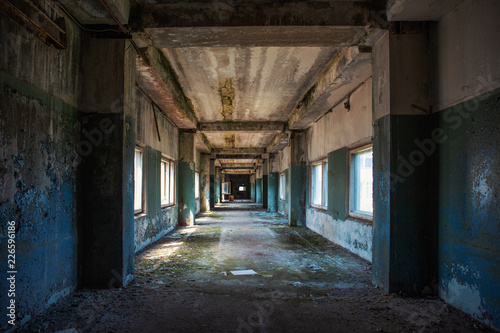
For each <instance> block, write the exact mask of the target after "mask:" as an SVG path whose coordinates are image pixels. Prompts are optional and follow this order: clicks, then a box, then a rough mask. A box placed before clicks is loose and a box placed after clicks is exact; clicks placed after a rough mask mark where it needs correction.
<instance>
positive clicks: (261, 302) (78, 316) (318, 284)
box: [21, 204, 489, 333]
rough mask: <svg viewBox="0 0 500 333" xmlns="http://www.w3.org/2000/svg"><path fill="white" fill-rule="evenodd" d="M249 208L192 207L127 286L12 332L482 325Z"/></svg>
mask: <svg viewBox="0 0 500 333" xmlns="http://www.w3.org/2000/svg"><path fill="white" fill-rule="evenodd" d="M224 208H233V209H230V210H224ZM234 208H243V209H246V210H235V209H234ZM251 208H255V206H254V205H250V204H224V205H223V206H222V207H219V209H218V210H216V211H214V212H212V213H208V214H203V215H201V216H200V217H199V218H197V225H196V226H194V227H186V228H179V229H177V230H175V231H174V232H172V233H170V234H168V235H167V236H166V237H163V238H162V239H160V240H159V241H158V242H156V243H155V244H152V245H151V246H149V247H148V248H146V249H145V250H144V251H142V252H140V253H138V254H137V255H136V277H135V280H134V281H133V282H132V283H131V284H130V285H129V286H127V287H126V288H119V289H109V290H83V291H77V292H76V293H74V295H72V296H70V297H69V298H67V299H66V300H64V301H62V302H60V303H59V304H58V305H56V306H53V307H52V308H50V309H49V311H47V312H46V313H45V314H43V315H42V316H39V317H37V318H35V319H34V320H33V321H32V322H31V323H30V324H29V325H28V326H26V327H24V328H23V329H22V330H21V331H22V332H55V331H58V330H62V329H65V328H76V329H77V330H78V331H79V332H141V333H142V332H170V331H172V332H442V331H448V332H471V331H479V330H482V331H489V330H488V329H487V328H485V327H484V326H483V325H482V324H480V323H479V322H477V321H475V320H473V319H471V318H470V317H468V316H466V315H465V314H463V313H462V312H460V311H458V310H456V309H454V308H452V307H450V306H448V305H446V304H444V303H443V302H441V301H440V300H439V299H436V298H408V297H403V296H400V295H387V294H385V293H384V292H383V291H381V290H379V289H376V288H374V287H373V285H372V283H371V271H370V264H369V263H368V262H367V261H364V260H362V259H360V258H358V257H356V256H355V255H353V254H351V253H350V252H348V251H346V250H344V249H342V248H341V247H339V246H337V245H335V244H333V243H331V242H329V241H328V240H326V239H325V238H323V237H321V236H319V235H317V234H315V233H314V232H312V231H310V230H308V229H306V228H291V227H288V225H287V220H286V219H284V218H283V217H281V216H280V215H278V214H270V213H266V212H264V211H263V210H249V209H251ZM248 269H251V270H254V271H255V272H256V273H257V274H256V275H245V276H235V275H233V274H231V273H230V271H234V270H248Z"/></svg>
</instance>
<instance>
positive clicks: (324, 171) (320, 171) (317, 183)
mask: <svg viewBox="0 0 500 333" xmlns="http://www.w3.org/2000/svg"><path fill="white" fill-rule="evenodd" d="M327 202H328V162H327V161H326V160H323V161H320V162H316V163H314V164H313V165H312V168H311V205H312V206H316V207H321V208H325V207H326V206H327Z"/></svg>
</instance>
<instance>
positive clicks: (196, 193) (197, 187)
mask: <svg viewBox="0 0 500 333" xmlns="http://www.w3.org/2000/svg"><path fill="white" fill-rule="evenodd" d="M194 197H195V198H196V199H198V198H199V197H200V173H199V172H195V173H194Z"/></svg>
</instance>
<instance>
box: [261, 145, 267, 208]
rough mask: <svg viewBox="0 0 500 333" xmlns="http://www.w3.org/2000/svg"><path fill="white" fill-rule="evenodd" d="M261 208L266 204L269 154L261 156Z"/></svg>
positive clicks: (265, 206)
mask: <svg viewBox="0 0 500 333" xmlns="http://www.w3.org/2000/svg"><path fill="white" fill-rule="evenodd" d="M262 158H263V160H264V162H263V163H262V208H264V209H267V206H268V193H267V191H268V186H267V185H268V184H267V182H268V174H269V154H264V155H263V156H262Z"/></svg>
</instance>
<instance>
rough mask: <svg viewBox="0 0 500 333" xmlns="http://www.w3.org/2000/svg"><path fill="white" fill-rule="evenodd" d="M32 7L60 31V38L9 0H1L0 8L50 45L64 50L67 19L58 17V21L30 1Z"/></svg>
mask: <svg viewBox="0 0 500 333" xmlns="http://www.w3.org/2000/svg"><path fill="white" fill-rule="evenodd" d="M28 3H29V4H30V7H31V8H32V9H33V10H35V11H36V13H35V14H38V15H41V16H42V17H43V19H44V20H45V21H46V22H47V23H48V24H50V25H51V26H53V27H54V28H55V30H56V31H58V32H59V35H60V38H59V39H58V38H56V37H54V33H51V32H48V31H47V30H46V29H44V28H43V27H41V26H40V25H39V23H37V22H35V21H33V20H32V19H31V18H30V17H29V16H28V15H27V14H26V13H24V12H22V11H21V10H20V9H19V8H17V7H16V6H14V5H13V4H12V3H10V2H9V1H7V0H0V10H1V11H3V12H4V13H5V14H7V15H8V16H9V17H10V18H11V19H13V20H14V21H16V22H17V23H19V24H20V25H21V26H23V27H24V28H26V30H28V31H29V32H31V33H32V34H33V35H35V36H36V37H37V38H38V39H40V40H41V41H42V42H44V43H45V44H47V45H49V46H54V47H55V48H57V49H60V50H63V49H65V48H66V31H65V21H64V18H63V17H60V18H58V19H57V20H56V21H53V20H51V19H50V18H49V17H48V16H47V15H46V14H45V13H43V12H42V11H40V9H39V8H37V7H36V6H34V5H33V4H32V3H30V2H28ZM56 27H57V28H56Z"/></svg>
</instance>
